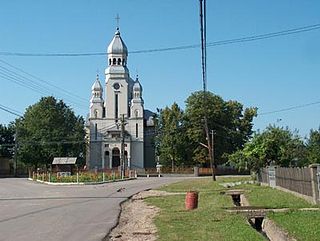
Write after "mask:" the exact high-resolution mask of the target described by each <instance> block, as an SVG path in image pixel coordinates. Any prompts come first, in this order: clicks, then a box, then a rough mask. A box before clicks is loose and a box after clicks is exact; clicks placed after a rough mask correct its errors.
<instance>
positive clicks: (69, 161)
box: [52, 157, 77, 165]
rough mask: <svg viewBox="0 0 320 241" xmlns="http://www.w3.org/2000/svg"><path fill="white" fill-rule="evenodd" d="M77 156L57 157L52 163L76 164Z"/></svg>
mask: <svg viewBox="0 0 320 241" xmlns="http://www.w3.org/2000/svg"><path fill="white" fill-rule="evenodd" d="M76 162H77V158H76V157H55V158H53V162H52V164H56V165H57V164H76Z"/></svg>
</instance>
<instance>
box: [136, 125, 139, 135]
mask: <svg viewBox="0 0 320 241" xmlns="http://www.w3.org/2000/svg"><path fill="white" fill-rule="evenodd" d="M138 132H139V125H138V123H136V138H138V137H139V134H138Z"/></svg>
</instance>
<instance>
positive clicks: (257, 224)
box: [221, 189, 296, 241]
mask: <svg viewBox="0 0 320 241" xmlns="http://www.w3.org/2000/svg"><path fill="white" fill-rule="evenodd" d="M221 194H225V195H229V196H230V197H231V199H232V201H233V204H234V207H233V208H231V209H229V210H228V211H229V212H235V213H238V214H242V215H244V216H245V217H246V219H247V221H248V224H249V225H250V226H251V227H252V228H254V229H255V230H256V231H257V232H259V233H260V234H261V235H262V236H263V237H264V238H265V239H266V240H270V241H296V239H294V238H292V237H290V236H289V234H288V233H287V232H286V231H284V230H282V229H281V228H280V227H279V226H277V225H276V224H275V223H274V222H273V221H272V220H270V219H269V218H268V217H267V213H268V212H286V211H289V209H285V208H284V209H267V208H264V207H255V206H250V204H249V202H248V200H247V199H246V197H245V195H244V190H241V189H235V190H228V191H226V192H222V193H221Z"/></svg>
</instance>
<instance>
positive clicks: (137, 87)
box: [133, 78, 142, 91]
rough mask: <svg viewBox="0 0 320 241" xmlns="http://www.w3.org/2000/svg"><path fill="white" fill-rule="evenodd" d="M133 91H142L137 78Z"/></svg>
mask: <svg viewBox="0 0 320 241" xmlns="http://www.w3.org/2000/svg"><path fill="white" fill-rule="evenodd" d="M133 89H134V90H138V91H139V90H140V91H141V90H142V86H141V84H140V82H139V80H138V78H137V79H136V80H135V81H134V85H133Z"/></svg>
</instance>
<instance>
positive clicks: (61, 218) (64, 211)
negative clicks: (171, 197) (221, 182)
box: [0, 177, 184, 241]
mask: <svg viewBox="0 0 320 241" xmlns="http://www.w3.org/2000/svg"><path fill="white" fill-rule="evenodd" d="M182 179H184V178H172V177H171V178H164V177H162V178H139V179H137V180H132V181H125V182H118V183H108V184H101V185H86V186H50V185H45V184H40V183H35V182H32V181H28V180H27V179H15V178H7V179H0V240H1V241H2V240H6V241H7V240H10V241H11V240H12V241H20V240H24V241H28V240H30V241H38V240H39V241H40V240H41V241H44V240H54V241H59V240H63V241H65V240H68V241H73V240H77V241H82V240H84V241H91V240H99V241H100V240H102V239H103V238H104V237H105V236H106V234H107V233H108V232H109V230H110V229H111V228H112V227H114V226H115V224H116V222H117V217H118V215H119V212H120V203H121V202H123V201H124V200H126V199H127V198H128V197H130V196H132V195H133V194H135V193H137V192H140V191H142V190H146V189H149V188H156V187H159V186H161V185H164V184H167V183H172V182H176V181H179V180H182ZM122 187H125V190H124V191H122V192H117V190H118V189H120V188H122Z"/></svg>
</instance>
